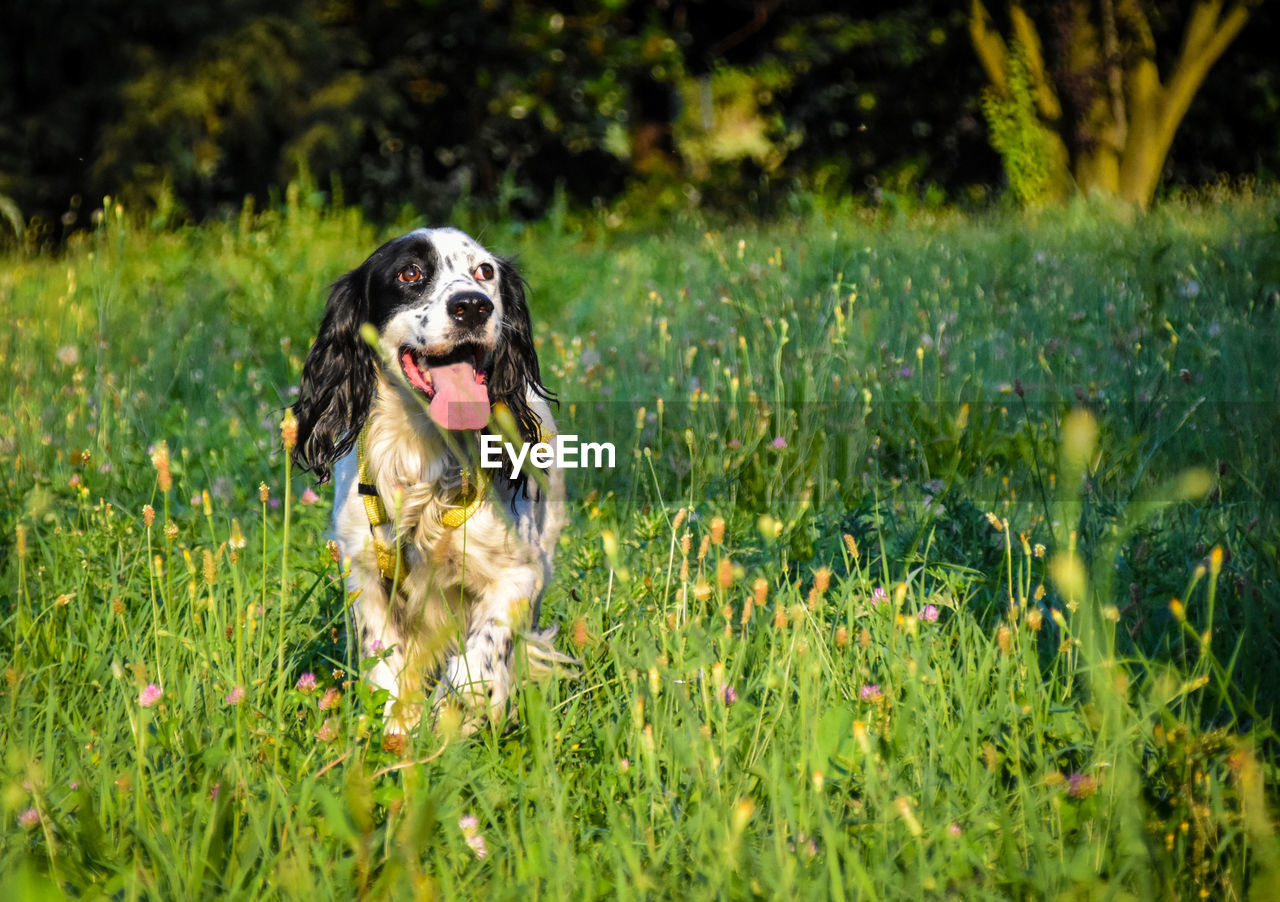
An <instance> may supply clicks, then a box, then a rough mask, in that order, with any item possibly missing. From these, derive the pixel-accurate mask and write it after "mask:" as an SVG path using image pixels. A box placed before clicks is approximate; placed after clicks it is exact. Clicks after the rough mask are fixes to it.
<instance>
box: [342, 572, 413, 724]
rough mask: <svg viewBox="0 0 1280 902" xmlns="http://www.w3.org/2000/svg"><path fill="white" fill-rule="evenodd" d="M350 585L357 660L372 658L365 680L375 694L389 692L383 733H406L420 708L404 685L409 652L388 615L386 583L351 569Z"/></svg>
mask: <svg viewBox="0 0 1280 902" xmlns="http://www.w3.org/2000/svg"><path fill="white" fill-rule="evenodd" d="M350 585H351V589H352V591H353V592H356V593H357V594H356V598H355V601H354V603H353V604H352V614H353V615H354V619H355V625H356V642H357V645H358V651H357V658H358V659H359V661H360V662H361V664H363V663H364V662H365V661H367V660H369V659H370V658H373V659H375V661H374V664H373V667H372V668H371V669H370V670H369V671H368V673H367V674H365V678H366V679H368V681H369V683H370V685H371V686H372V687H373V689H374V690H375V691H376V690H378V689H385V690H387V693H388V696H387V701H386V704H385V705H384V706H383V711H382V716H383V721H384V722H385V727H384V730H385V731H386V732H387V733H407V732H409V731H410V730H412V729H413V728H414V727H416V726H417V725H418V721H420V720H421V719H422V706H421V705H420V704H415V703H414V701H413V700H412V699H413V695H414V690H415V688H416V687H412V686H408V685H404V677H405V676H406V674H407V671H406V669H405V655H406V653H407V651H408V649H407V648H406V646H405V642H404V637H403V636H402V635H401V634H400V630H399V629H398V628H397V627H396V624H395V619H394V618H393V617H392V616H391V609H390V602H389V599H388V597H387V590H386V588H385V584H384V583H383V581H382V579H381V576H380V575H379V574H377V573H376V572H374V573H368V574H363V575H362V576H361V575H358V574H357V573H356V572H354V570H353V572H352V574H351V579H350ZM418 691H419V692H420V689H418Z"/></svg>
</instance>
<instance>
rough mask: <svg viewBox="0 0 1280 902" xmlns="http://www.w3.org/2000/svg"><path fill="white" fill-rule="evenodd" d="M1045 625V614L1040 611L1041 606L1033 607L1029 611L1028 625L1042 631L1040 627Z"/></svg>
mask: <svg viewBox="0 0 1280 902" xmlns="http://www.w3.org/2000/svg"><path fill="white" fill-rule="evenodd" d="M1043 625H1044V615H1043V614H1041V613H1040V609H1039V608H1032V609H1031V610H1029V611H1027V626H1029V627H1031V629H1032V631H1033V632H1037V633H1038V632H1040V627H1041V626H1043Z"/></svg>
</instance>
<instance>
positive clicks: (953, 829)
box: [947, 821, 962, 839]
mask: <svg viewBox="0 0 1280 902" xmlns="http://www.w3.org/2000/svg"><path fill="white" fill-rule="evenodd" d="M947 832H948V833H950V834H951V835H952V836H953V837H955V838H956V839H959V838H960V834H961V832H962V831H961V830H960V825H959V824H957V823H956V822H955V821H952V822H951V826H950V827H948V828H947Z"/></svg>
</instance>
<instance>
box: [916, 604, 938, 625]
mask: <svg viewBox="0 0 1280 902" xmlns="http://www.w3.org/2000/svg"><path fill="white" fill-rule="evenodd" d="M920 619H921V620H923V621H924V622H925V623H936V622H937V620H938V606H937V605H932V604H927V605H925V606H924V610H922V611H921V612H920Z"/></svg>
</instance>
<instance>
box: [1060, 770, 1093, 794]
mask: <svg viewBox="0 0 1280 902" xmlns="http://www.w3.org/2000/svg"><path fill="white" fill-rule="evenodd" d="M1097 791H1098V781H1097V780H1095V779H1094V778H1093V777H1091V776H1089V775H1088V774H1081V773H1074V774H1072V775H1071V776H1069V777H1067V795H1069V796H1071V798H1073V799H1087V798H1089V796H1091V795H1093V794H1094V793H1095V792H1097Z"/></svg>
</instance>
